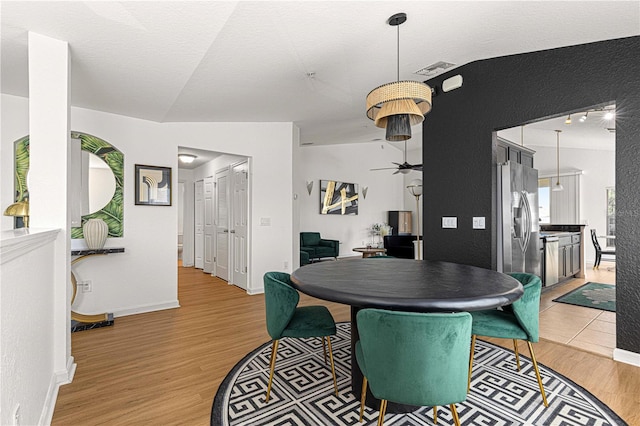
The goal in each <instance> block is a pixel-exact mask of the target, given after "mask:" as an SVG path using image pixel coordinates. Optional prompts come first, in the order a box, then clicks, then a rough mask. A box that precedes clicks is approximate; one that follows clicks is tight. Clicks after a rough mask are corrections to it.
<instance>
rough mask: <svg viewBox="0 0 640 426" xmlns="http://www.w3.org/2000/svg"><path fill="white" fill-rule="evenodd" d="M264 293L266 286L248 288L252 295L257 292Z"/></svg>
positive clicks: (248, 292)
mask: <svg viewBox="0 0 640 426" xmlns="http://www.w3.org/2000/svg"><path fill="white" fill-rule="evenodd" d="M262 293H264V287H260V288H255V289H251V290H247V294H248V295H250V296H253V295H255V294H262Z"/></svg>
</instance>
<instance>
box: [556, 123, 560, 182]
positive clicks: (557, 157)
mask: <svg viewBox="0 0 640 426" xmlns="http://www.w3.org/2000/svg"><path fill="white" fill-rule="evenodd" d="M556 185H560V132H559V131H557V130H556Z"/></svg>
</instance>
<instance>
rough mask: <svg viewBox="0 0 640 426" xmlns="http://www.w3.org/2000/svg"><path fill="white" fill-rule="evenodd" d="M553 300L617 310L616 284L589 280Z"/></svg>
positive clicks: (611, 310) (604, 309)
mask: <svg viewBox="0 0 640 426" xmlns="http://www.w3.org/2000/svg"><path fill="white" fill-rule="evenodd" d="M553 301H554V302H560V303H567V304H569V305H577V306H586V307H587V308H594V309H601V310H603V311H610V312H615V311H616V286H615V285H612V284H602V283H592V282H588V283H586V284H584V285H581V286H580V287H578V288H576V289H575V290H571V291H570V292H569V293H567V294H565V295H563V296H560V297H558V298H557V299H553Z"/></svg>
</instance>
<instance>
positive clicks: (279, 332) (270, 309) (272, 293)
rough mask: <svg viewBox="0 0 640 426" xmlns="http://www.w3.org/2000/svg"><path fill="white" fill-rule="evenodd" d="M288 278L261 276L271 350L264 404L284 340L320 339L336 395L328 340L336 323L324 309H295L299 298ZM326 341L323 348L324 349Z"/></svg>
mask: <svg viewBox="0 0 640 426" xmlns="http://www.w3.org/2000/svg"><path fill="white" fill-rule="evenodd" d="M290 283H291V279H290V275H289V274H287V273H286V272H267V273H266V274H264V295H265V297H264V300H265V309H266V314H267V331H268V332H269V335H270V336H271V339H272V340H273V343H272V346H271V361H270V363H269V368H270V371H269V384H268V386H267V396H266V402H269V397H270V395H271V384H272V383H273V372H274V370H275V367H276V356H277V352H278V343H279V342H280V339H282V338H283V337H293V338H310V337H320V338H322V346H323V349H324V362H325V363H326V362H327V346H328V347H329V360H330V361H331V374H332V376H333V387H334V389H335V392H336V395H338V385H337V383H336V370H335V367H334V364H333V351H332V349H331V337H330V336H335V334H336V323H335V321H334V320H333V317H332V316H331V312H329V309H327V308H326V307H325V306H303V307H298V301H299V300H300V295H299V294H298V292H297V291H296V290H295V289H294V288H293V287H291V285H290ZM325 338H326V346H325Z"/></svg>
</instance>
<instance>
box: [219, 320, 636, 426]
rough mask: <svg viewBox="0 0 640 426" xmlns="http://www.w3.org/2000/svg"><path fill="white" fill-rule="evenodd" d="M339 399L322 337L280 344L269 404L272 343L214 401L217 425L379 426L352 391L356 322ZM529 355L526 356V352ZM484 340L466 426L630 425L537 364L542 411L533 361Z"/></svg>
mask: <svg viewBox="0 0 640 426" xmlns="http://www.w3.org/2000/svg"><path fill="white" fill-rule="evenodd" d="M332 342H333V344H332V346H333V351H334V359H335V365H336V375H337V379H338V391H339V395H338V396H336V395H335V393H334V391H333V382H332V378H331V371H330V369H329V368H328V367H327V366H326V365H325V364H324V360H323V355H322V343H321V341H320V339H287V338H285V339H282V340H281V341H280V347H279V349H278V358H277V364H276V371H275V375H274V383H273V386H272V389H271V399H270V401H269V403H268V404H265V401H264V397H265V392H266V389H267V381H268V380H269V356H270V353H271V343H270V342H269V343H265V344H264V345H262V346H260V347H259V348H257V349H256V350H254V351H253V352H251V353H250V354H248V355H247V356H245V357H244V358H243V359H242V360H241V361H240V362H239V363H238V364H236V366H235V367H234V368H233V369H232V370H231V372H230V373H229V374H228V375H227V377H226V378H225V379H224V381H223V382H222V384H221V385H220V387H219V389H218V392H217V394H216V396H215V399H214V401H213V407H212V410H211V425H215V426H240V425H243V426H249V425H251V426H257V425H313V426H316V425H338V426H339V425H360V424H363V425H374V424H376V422H377V418H378V412H377V411H375V410H373V409H371V408H367V409H366V411H365V419H364V422H363V423H359V422H358V417H359V407H360V402H359V400H358V398H356V397H355V396H354V395H353V394H352V393H351V378H350V371H351V366H350V362H351V354H350V324H349V323H340V324H338V334H337V336H336V337H333V338H332ZM525 353H526V352H525ZM520 362H521V365H522V370H521V371H520V372H518V371H517V370H516V363H515V357H514V355H513V352H511V351H508V350H506V349H503V348H501V347H499V346H496V345H493V344H491V343H487V342H484V341H480V340H478V341H477V343H476V353H475V357H474V366H473V377H472V381H471V392H470V393H469V395H468V396H467V400H466V401H465V402H462V403H460V404H457V405H456V407H457V410H458V414H459V415H460V421H461V423H462V424H463V425H599V426H605V425H616V426H617V425H625V424H626V423H625V422H624V421H623V420H622V419H620V418H619V417H618V416H617V415H616V414H615V413H614V412H613V411H611V410H610V409H609V408H608V407H607V406H606V405H604V404H603V403H602V402H600V401H599V400H598V399H597V398H595V397H594V396H593V395H591V394H590V393H589V392H588V391H586V390H585V389H583V388H582V387H580V386H578V385H577V384H575V383H574V382H572V381H571V380H569V379H568V378H566V377H564V376H562V375H560V374H558V373H556V372H555V371H553V370H551V369H549V368H547V367H545V366H544V365H541V364H538V365H539V368H540V373H541V375H542V381H543V383H544V386H545V390H546V393H547V399H548V401H549V407H547V408H545V407H544V405H542V399H541V397H540V390H539V388H538V383H537V381H536V377H535V372H534V370H533V367H532V364H531V362H530V360H529V359H528V358H526V357H524V356H521V357H520ZM432 416H433V410H432V408H431V407H422V408H420V409H419V410H417V411H415V412H413V413H406V414H387V415H386V416H385V422H384V423H385V425H396V426H399V425H403V426H405V425H409V426H410V425H429V424H433V417H432ZM437 424H439V425H452V424H453V419H452V417H451V412H450V411H449V408H448V407H438V423H437Z"/></svg>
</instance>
